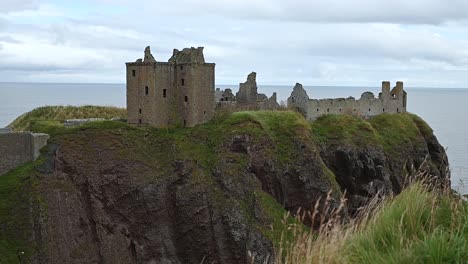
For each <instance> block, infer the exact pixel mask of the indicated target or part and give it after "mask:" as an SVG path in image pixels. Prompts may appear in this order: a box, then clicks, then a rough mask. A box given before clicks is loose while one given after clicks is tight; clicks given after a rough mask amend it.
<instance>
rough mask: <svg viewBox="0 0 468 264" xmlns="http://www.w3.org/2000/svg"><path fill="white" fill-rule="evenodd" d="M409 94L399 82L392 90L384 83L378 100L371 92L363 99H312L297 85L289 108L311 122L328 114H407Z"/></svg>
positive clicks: (363, 115)
mask: <svg viewBox="0 0 468 264" xmlns="http://www.w3.org/2000/svg"><path fill="white" fill-rule="evenodd" d="M406 100H407V94H406V91H405V90H404V89H403V82H397V84H396V86H395V87H394V88H393V89H392V90H390V82H382V92H381V93H379V96H378V98H376V97H375V96H374V94H373V93H371V92H364V93H363V94H362V95H361V98H360V99H358V100H356V99H355V98H353V97H349V98H337V99H321V100H317V99H310V98H309V96H308V95H307V92H306V91H305V90H304V88H303V87H302V85H301V84H299V83H297V84H296V86H295V87H294V89H293V92H292V93H291V96H290V97H289V98H288V107H290V108H296V109H297V110H299V111H301V112H302V113H304V114H305V115H306V117H307V118H308V119H310V120H315V119H317V117H319V116H321V115H326V114H353V115H358V116H362V117H371V116H375V115H379V114H382V113H405V112H406Z"/></svg>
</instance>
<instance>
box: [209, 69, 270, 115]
mask: <svg viewBox="0 0 468 264" xmlns="http://www.w3.org/2000/svg"><path fill="white" fill-rule="evenodd" d="M215 99H216V107H217V109H220V110H228V111H245V110H276V109H278V108H279V104H278V102H277V99H276V93H273V95H272V96H271V97H270V98H268V97H267V96H266V95H265V94H262V93H260V94H259V93H258V87H257V73H255V72H251V73H250V74H249V75H248V76H247V80H246V81H245V82H243V83H240V84H239V92H237V93H236V95H235V96H234V94H233V93H232V90H231V89H225V90H224V91H221V90H220V89H219V88H218V89H216V91H215Z"/></svg>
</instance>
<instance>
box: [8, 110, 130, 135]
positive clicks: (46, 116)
mask: <svg viewBox="0 0 468 264" xmlns="http://www.w3.org/2000/svg"><path fill="white" fill-rule="evenodd" d="M126 116H127V111H126V109H124V108H117V107H106V106H91V105H86V106H44V107H39V108H36V109H34V110H32V111H30V112H28V113H25V114H23V115H21V116H20V117H18V118H17V119H16V120H15V121H13V122H12V123H11V124H10V125H9V127H11V128H12V129H13V130H15V131H27V130H30V129H31V127H30V126H31V123H32V122H34V121H37V120H43V121H49V122H50V121H59V122H63V121H64V120H66V119H81V118H106V119H111V118H123V119H125V118H126Z"/></svg>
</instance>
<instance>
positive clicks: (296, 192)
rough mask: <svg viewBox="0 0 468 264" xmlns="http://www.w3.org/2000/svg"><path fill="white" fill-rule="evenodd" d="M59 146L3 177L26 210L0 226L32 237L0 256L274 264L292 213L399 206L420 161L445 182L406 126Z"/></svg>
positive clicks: (102, 129) (403, 118) (230, 131)
mask: <svg viewBox="0 0 468 264" xmlns="http://www.w3.org/2000/svg"><path fill="white" fill-rule="evenodd" d="M51 141H52V144H50V145H49V149H48V151H47V154H44V157H43V158H42V160H40V161H38V162H37V163H36V164H35V166H34V167H33V166H30V167H27V168H24V169H23V170H22V172H21V173H17V172H13V173H10V174H7V175H5V176H2V177H5V179H10V178H13V177H19V178H20V179H22V180H21V181H19V182H18V184H21V186H23V187H22V188H21V189H22V190H25V189H27V190H28V195H26V196H24V197H23V196H22V199H19V200H18V199H16V200H18V201H22V204H21V205H22V206H23V207H24V208H29V210H24V211H27V212H28V213H27V214H26V213H24V212H23V211H18V212H16V211H15V213H14V214H9V215H0V218H5V219H7V220H12V218H13V217H19V216H21V217H20V219H21V221H20V222H21V223H23V226H24V228H21V232H20V233H21V235H20V236H18V237H19V238H21V240H22V241H23V240H24V241H23V242H11V245H8V247H4V248H2V247H1V246H0V252H2V251H4V252H5V253H9V254H10V255H11V254H14V253H11V252H8V250H13V249H14V250H16V249H18V250H19V249H23V250H24V248H27V249H26V250H24V251H26V256H25V257H27V258H28V259H29V260H30V261H31V262H32V263H201V262H202V261H204V263H248V260H249V259H250V257H249V256H255V263H264V261H265V260H269V262H270V263H271V262H272V261H273V258H274V246H275V243H276V242H277V241H278V240H279V238H280V236H281V232H282V231H283V230H284V225H283V224H282V223H281V219H282V218H283V215H284V213H285V212H286V211H285V210H288V211H290V212H292V213H295V212H296V211H297V210H298V209H299V208H305V209H309V208H311V207H312V206H313V205H314V204H315V202H316V201H317V200H318V199H319V198H320V197H324V196H325V195H326V193H327V192H328V191H329V190H332V198H333V199H334V200H332V206H333V205H336V204H337V203H338V202H337V201H338V198H339V197H340V196H341V194H342V192H343V191H344V190H345V189H346V190H347V193H348V195H349V199H350V201H351V203H350V207H349V211H350V212H351V213H352V212H354V211H355V210H356V209H357V208H358V207H359V206H360V205H362V204H363V203H365V202H366V200H367V199H368V198H369V197H372V196H373V195H375V194H376V193H377V191H378V190H381V191H383V192H387V193H390V192H394V193H398V192H399V191H400V190H401V188H402V186H403V184H404V182H405V175H406V174H407V173H408V172H409V170H410V169H411V168H412V167H419V166H420V165H421V164H423V161H424V160H425V164H426V166H427V167H428V169H429V171H430V172H431V174H432V175H434V176H435V177H436V178H437V179H439V181H440V182H441V183H442V182H443V180H442V179H444V178H445V177H446V176H447V175H446V173H445V168H446V166H447V159H446V156H445V152H444V150H443V148H442V147H441V146H440V145H439V144H438V142H437V140H436V139H435V137H434V136H433V135H432V132H431V131H430V129H429V128H428V127H427V125H426V124H425V123H424V122H422V121H421V120H420V119H419V118H417V117H415V116H412V115H407V114H404V115H403V114H402V115H383V116H382V117H379V118H374V119H371V120H369V121H364V120H362V119H358V118H354V117H347V116H336V117H335V116H326V117H324V118H321V119H319V120H317V121H316V122H314V123H313V124H311V123H309V122H307V121H306V120H305V119H304V118H302V117H300V116H299V115H298V114H296V113H292V112H244V113H234V114H231V115H229V116H226V117H223V118H219V119H218V120H215V121H213V122H211V123H208V124H205V125H202V126H198V127H195V128H192V129H173V130H170V131H168V130H161V129H154V128H136V127H131V126H128V125H126V124H122V123H118V122H99V123H93V124H89V125H85V126H82V127H79V128H75V129H67V130H64V131H61V132H59V133H57V134H55V135H54V136H53V137H52V139H51ZM0 186H1V182H0ZM24 186H25V187H24ZM16 191H17V190H16ZM9 192H11V195H17V194H15V193H14V192H15V190H10V191H9ZM7 193H8V192H7ZM0 220H4V219H0ZM7 222H8V223H10V222H11V225H12V226H13V225H14V224H13V221H7ZM16 225H18V223H16ZM12 226H10V227H9V226H8V224H7V228H5V227H3V231H5V232H4V234H5V235H8V234H9V233H13V232H17V231H18V230H19V229H15V228H12ZM272 227H273V228H272ZM1 239H3V238H1V237H0V240H1ZM30 249H31V250H30ZM15 252H16V251H15Z"/></svg>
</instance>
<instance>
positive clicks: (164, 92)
mask: <svg viewBox="0 0 468 264" xmlns="http://www.w3.org/2000/svg"><path fill="white" fill-rule="evenodd" d="M166 92H167V90H166V89H163V97H164V98H166V96H167V94H166Z"/></svg>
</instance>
